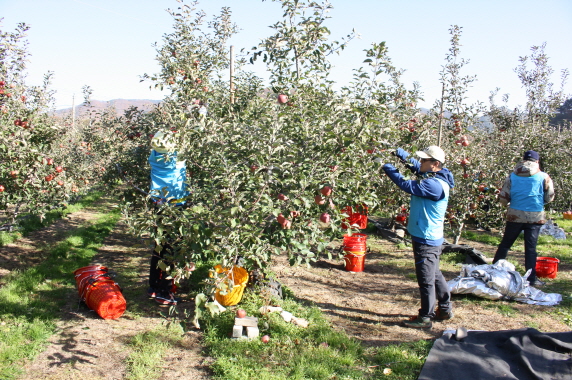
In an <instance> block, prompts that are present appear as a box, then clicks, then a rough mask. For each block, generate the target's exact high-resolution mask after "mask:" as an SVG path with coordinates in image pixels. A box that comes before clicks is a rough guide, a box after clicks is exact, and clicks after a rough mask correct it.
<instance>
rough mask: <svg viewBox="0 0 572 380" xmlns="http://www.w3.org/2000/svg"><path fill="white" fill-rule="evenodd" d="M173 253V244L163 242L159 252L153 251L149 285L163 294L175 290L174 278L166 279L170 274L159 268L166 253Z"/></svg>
mask: <svg viewBox="0 0 572 380" xmlns="http://www.w3.org/2000/svg"><path fill="white" fill-rule="evenodd" d="M170 253H171V246H170V245H169V244H168V243H165V244H163V246H162V247H161V251H160V252H159V253H157V252H155V251H153V252H152V254H151V265H150V270H149V286H150V287H151V288H153V289H155V291H157V292H159V293H161V294H168V293H169V292H173V290H174V288H173V279H166V277H168V274H167V273H166V272H165V271H163V270H162V269H161V268H159V261H160V260H164V258H165V254H170Z"/></svg>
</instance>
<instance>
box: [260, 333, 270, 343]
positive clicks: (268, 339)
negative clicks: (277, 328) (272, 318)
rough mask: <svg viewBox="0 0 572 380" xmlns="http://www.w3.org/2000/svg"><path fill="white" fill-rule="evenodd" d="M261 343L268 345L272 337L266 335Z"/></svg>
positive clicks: (261, 339)
mask: <svg viewBox="0 0 572 380" xmlns="http://www.w3.org/2000/svg"><path fill="white" fill-rule="evenodd" d="M260 341H261V342H262V343H268V342H270V337H269V336H268V335H264V336H263V337H262V338H260Z"/></svg>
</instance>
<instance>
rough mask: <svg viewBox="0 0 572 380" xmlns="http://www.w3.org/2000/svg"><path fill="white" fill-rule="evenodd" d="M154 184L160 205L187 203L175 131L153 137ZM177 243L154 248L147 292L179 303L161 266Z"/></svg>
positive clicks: (152, 192)
mask: <svg viewBox="0 0 572 380" xmlns="http://www.w3.org/2000/svg"><path fill="white" fill-rule="evenodd" d="M151 147H152V148H153V149H152V150H151V154H150V155H149V165H151V185H150V190H149V194H150V196H151V198H152V199H153V202H155V204H156V205H157V206H160V205H161V204H163V203H165V202H169V203H172V204H175V205H177V206H183V205H184V204H185V197H186V196H187V195H188V194H189V192H188V189H187V184H186V170H187V168H186V165H185V161H177V152H176V151H175V149H176V145H175V138H174V136H173V135H172V133H163V132H158V133H156V134H155V136H154V137H153V139H152V140H151ZM172 251H173V247H172V246H171V244H169V243H164V244H163V245H162V246H161V249H160V251H159V252H157V249H155V250H153V253H152V255H151V268H150V271H149V289H148V290H147V295H148V296H149V297H151V298H154V299H155V301H156V302H157V303H159V304H161V305H168V306H173V305H177V303H178V301H179V300H178V298H176V297H175V294H174V293H175V289H176V288H175V285H174V284H173V280H172V279H170V278H169V276H168V274H167V272H166V271H164V270H162V269H161V268H160V267H159V262H160V261H161V260H162V261H164V262H165V263H166V264H167V265H168V262H167V261H166V260H165V258H166V256H169V255H171V254H172Z"/></svg>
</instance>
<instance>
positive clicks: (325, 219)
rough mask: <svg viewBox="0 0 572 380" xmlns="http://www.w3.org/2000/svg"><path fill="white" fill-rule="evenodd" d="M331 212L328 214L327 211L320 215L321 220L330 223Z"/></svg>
mask: <svg viewBox="0 0 572 380" xmlns="http://www.w3.org/2000/svg"><path fill="white" fill-rule="evenodd" d="M330 220H331V218H330V214H328V213H327V212H324V213H323V214H322V215H320V222H322V223H330Z"/></svg>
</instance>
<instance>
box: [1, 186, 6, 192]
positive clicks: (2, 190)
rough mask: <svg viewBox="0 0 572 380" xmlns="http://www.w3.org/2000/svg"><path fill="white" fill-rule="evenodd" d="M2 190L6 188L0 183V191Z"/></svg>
mask: <svg viewBox="0 0 572 380" xmlns="http://www.w3.org/2000/svg"><path fill="white" fill-rule="evenodd" d="M4 190H6V188H5V187H4V185H0V193H3V192H4Z"/></svg>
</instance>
